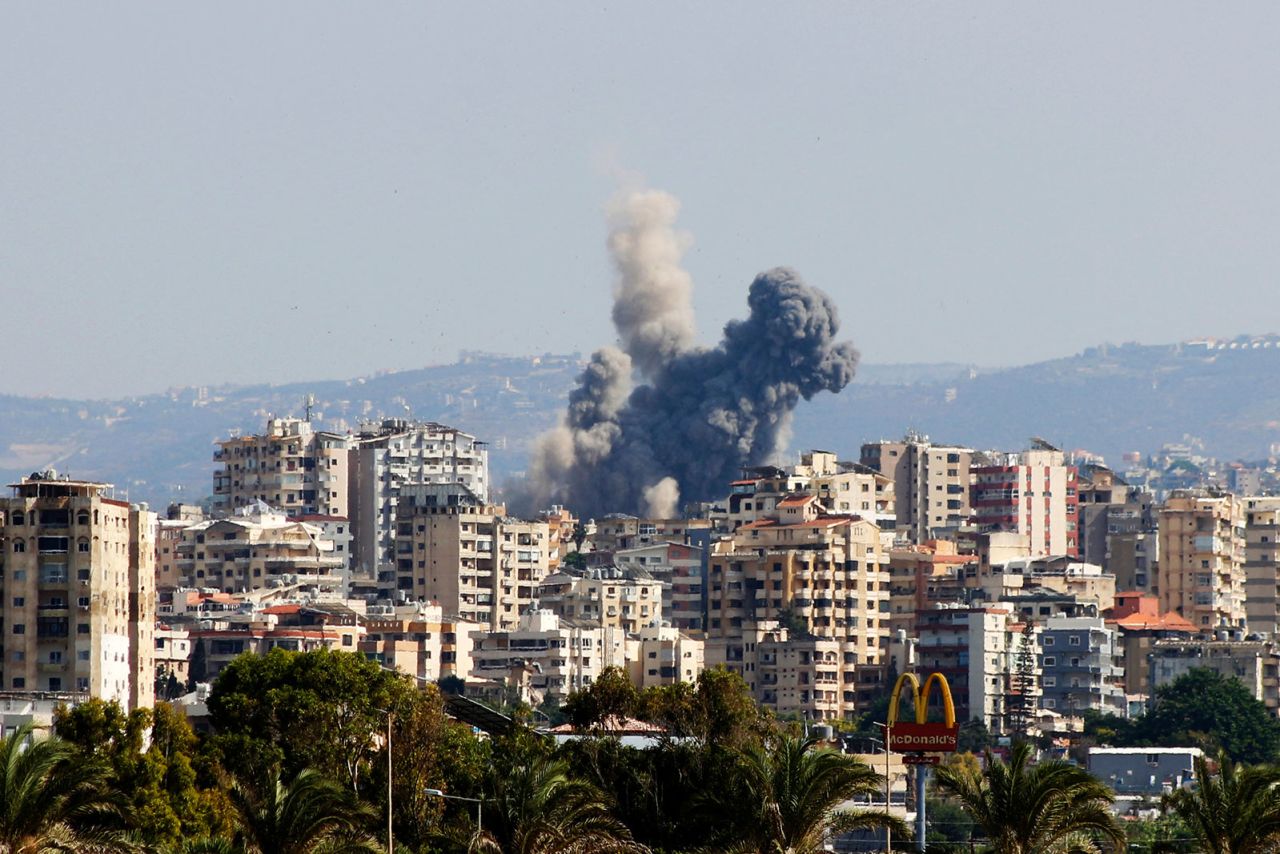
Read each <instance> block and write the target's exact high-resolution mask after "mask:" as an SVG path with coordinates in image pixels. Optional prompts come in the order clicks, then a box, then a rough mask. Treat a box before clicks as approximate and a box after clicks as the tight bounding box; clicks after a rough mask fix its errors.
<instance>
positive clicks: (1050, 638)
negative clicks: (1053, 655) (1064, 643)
mask: <svg viewBox="0 0 1280 854" xmlns="http://www.w3.org/2000/svg"><path fill="white" fill-rule="evenodd" d="M1053 642H1054V638H1053V635H1046V636H1045V639H1044V645H1045V646H1053Z"/></svg>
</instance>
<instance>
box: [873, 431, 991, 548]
mask: <svg viewBox="0 0 1280 854" xmlns="http://www.w3.org/2000/svg"><path fill="white" fill-rule="evenodd" d="M861 456H862V464H863V465H864V466H866V467H868V468H870V469H873V470H875V471H877V472H879V473H880V474H882V475H884V476H885V477H887V478H889V479H890V480H892V481H893V500H894V511H893V512H894V516H895V518H896V520H897V523H896V525H897V526H896V528H895V529H894V530H895V531H896V532H897V533H898V534H899V535H900V536H904V537H906V538H907V539H909V540H910V541H911V542H915V543H923V542H924V541H926V540H931V539H937V538H938V535H939V534H940V533H941V531H942V530H943V529H946V528H955V527H958V526H960V525H963V524H964V523H965V522H967V521H968V520H969V516H970V508H969V469H970V466H971V463H972V458H973V451H971V450H970V449H969V448H959V447H955V446H950V445H934V444H933V443H931V442H930V441H929V437H927V436H921V435H919V434H917V433H908V434H907V435H906V436H905V437H904V438H903V439H902V441H901V442H886V441H883V440H882V441H879V442H869V443H867V444H865V445H863V446H862V455H861Z"/></svg>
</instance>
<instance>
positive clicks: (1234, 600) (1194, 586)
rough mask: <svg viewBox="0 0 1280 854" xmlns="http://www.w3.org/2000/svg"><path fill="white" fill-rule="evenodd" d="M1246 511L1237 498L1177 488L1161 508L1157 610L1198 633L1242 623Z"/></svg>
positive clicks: (1243, 620) (1236, 625)
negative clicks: (1183, 621)
mask: <svg viewBox="0 0 1280 854" xmlns="http://www.w3.org/2000/svg"><path fill="white" fill-rule="evenodd" d="M1245 577H1246V576H1245V514H1244V502H1243V501H1242V500H1240V499H1238V498H1236V496H1234V495H1231V494H1229V493H1227V494H1210V493H1208V492H1203V491H1193V490H1180V491H1177V492H1175V493H1174V494H1173V495H1171V496H1170V497H1169V500H1168V501H1166V502H1165V506H1164V509H1162V510H1161V511H1160V564H1159V572H1158V583H1157V589H1158V593H1159V596H1160V608H1161V610H1163V611H1174V612H1176V613H1178V614H1181V615H1182V616H1183V617H1186V618H1187V619H1188V620H1190V621H1191V623H1192V624H1193V625H1194V626H1196V628H1197V629H1199V630H1200V631H1214V630H1217V629H1219V628H1223V629H1234V628H1242V627H1243V626H1244V625H1245V622H1246V618H1247V612H1246V610H1245Z"/></svg>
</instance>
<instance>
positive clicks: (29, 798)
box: [0, 724, 124, 854]
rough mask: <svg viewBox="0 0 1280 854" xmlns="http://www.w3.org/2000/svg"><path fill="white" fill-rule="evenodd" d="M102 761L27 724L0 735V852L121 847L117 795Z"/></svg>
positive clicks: (14, 853)
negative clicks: (42, 735) (38, 734)
mask: <svg viewBox="0 0 1280 854" xmlns="http://www.w3.org/2000/svg"><path fill="white" fill-rule="evenodd" d="M106 782H107V773H106V769H105V768H103V766H102V764H101V763H100V762H97V761H92V760H86V759H85V758H84V757H82V756H80V755H79V753H78V751H77V750H76V748H75V746H74V745H72V744H70V743H69V742H67V741H64V740H63V739H61V738H58V737H57V736H49V737H47V738H36V737H35V735H34V730H33V728H32V727H31V725H29V724H28V725H26V726H23V727H20V728H19V729H18V730H16V731H15V732H14V733H13V734H12V735H10V736H8V737H7V738H3V739H0V850H3V851H5V852H9V854H27V852H33V854H34V852H44V851H61V852H67V854H73V853H74V852H89V851H100V850H103V849H104V848H109V847H112V846H113V845H115V846H123V843H124V837H123V835H122V834H121V832H120V831H121V819H122V817H123V815H124V811H123V808H122V805H121V803H120V800H119V798H117V797H116V796H115V795H114V793H112V792H111V791H110V789H109V788H108V787H107V785H106Z"/></svg>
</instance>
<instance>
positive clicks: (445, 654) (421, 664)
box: [359, 602, 481, 682]
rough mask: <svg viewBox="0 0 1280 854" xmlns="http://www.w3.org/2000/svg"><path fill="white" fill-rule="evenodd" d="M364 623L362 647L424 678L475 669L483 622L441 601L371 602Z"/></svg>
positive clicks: (462, 675)
mask: <svg viewBox="0 0 1280 854" xmlns="http://www.w3.org/2000/svg"><path fill="white" fill-rule="evenodd" d="M363 624H364V637H363V638H362V639H361V640H360V642H359V649H360V651H361V652H363V653H364V654H365V655H367V656H369V658H371V659H373V660H374V661H377V662H378V663H379V664H382V665H384V666H386V667H392V668H394V669H396V670H399V671H401V672H402V673H408V674H410V675H412V676H415V677H417V678H418V680H419V681H421V682H436V681H438V680H440V679H443V678H444V677H446V676H454V677H457V678H459V679H463V680H465V679H466V678H467V676H468V675H469V674H470V673H471V671H472V669H473V661H472V658H471V651H472V649H473V647H474V640H473V635H474V634H476V633H477V632H480V631H481V626H480V624H479V623H474V622H468V621H466V620H462V619H460V618H459V617H456V616H453V615H448V614H446V613H445V611H444V609H443V608H441V607H440V605H439V604H437V603H434V602H411V603H405V604H402V605H396V606H390V605H371V606H369V607H368V609H367V611H366V614H365V616H364V619H363Z"/></svg>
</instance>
